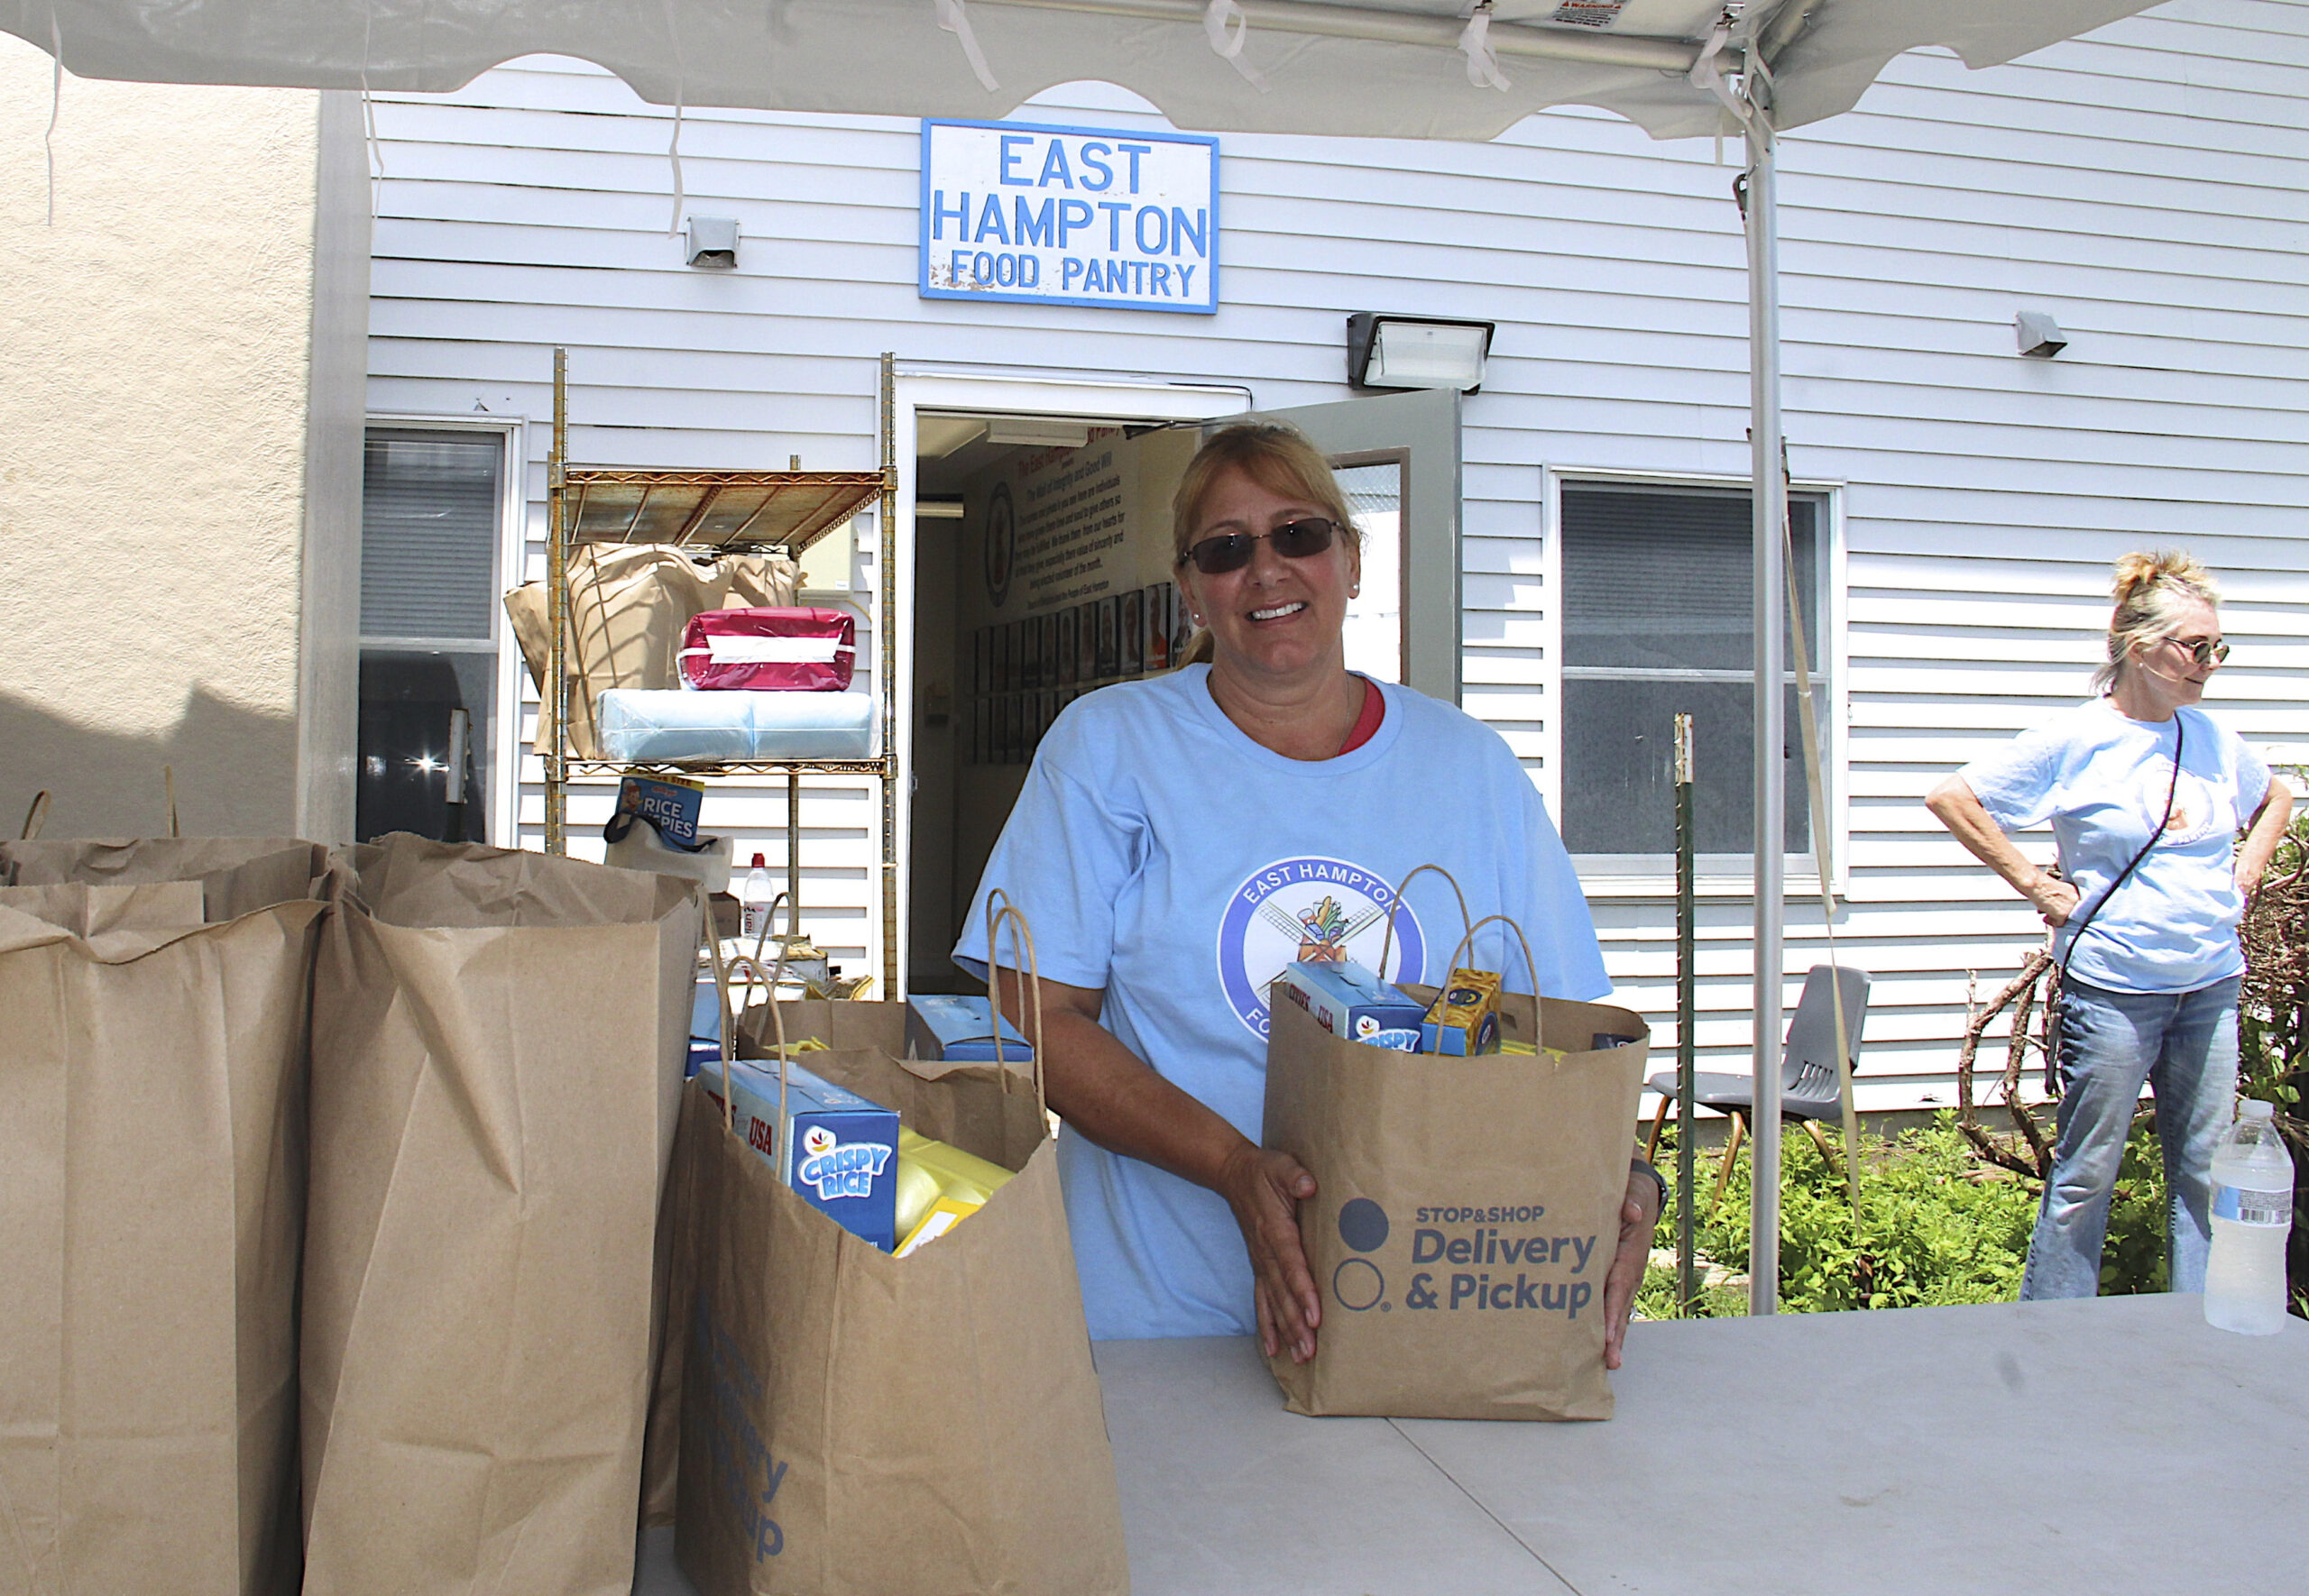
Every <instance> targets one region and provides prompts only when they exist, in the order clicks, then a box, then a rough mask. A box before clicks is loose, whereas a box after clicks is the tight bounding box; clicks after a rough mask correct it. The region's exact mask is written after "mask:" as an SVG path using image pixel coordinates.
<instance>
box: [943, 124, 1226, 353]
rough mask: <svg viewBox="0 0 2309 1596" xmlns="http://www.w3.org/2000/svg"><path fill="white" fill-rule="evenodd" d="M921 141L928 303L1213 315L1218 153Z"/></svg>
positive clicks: (1070, 135) (1074, 131) (1182, 138)
mask: <svg viewBox="0 0 2309 1596" xmlns="http://www.w3.org/2000/svg"><path fill="white" fill-rule="evenodd" d="M922 128H923V146H922V148H923V166H922V208H921V216H922V233H921V257H920V260H921V265H920V271H921V291H922V292H923V293H924V294H925V296H928V297H933V298H1004V299H1014V300H1021V301H1054V302H1060V303H1067V304H1077V305H1096V306H1108V307H1120V308H1144V309H1167V310H1182V311H1191V312H1196V313H1200V314H1209V313H1210V312H1212V311H1215V310H1216V309H1217V308H1218V292H1217V289H1218V284H1217V266H1218V262H1217V259H1216V255H1217V251H1218V244H1219V225H1218V210H1217V200H1218V152H1219V146H1218V141H1217V140H1216V139H1213V138H1210V137H1208V136H1207V135H1199V134H1175V135H1174V134H1138V135H1134V136H1123V135H1118V134H1116V133H1101V132H1099V131H1098V130H1095V129H1088V128H1067V127H1045V126H1038V125H1035V124H1025V123H991V122H965V121H950V120H945V119H938V118H932V119H925V121H924V123H923V124H922ZM1102 223H1103V225H1101V224H1102Z"/></svg>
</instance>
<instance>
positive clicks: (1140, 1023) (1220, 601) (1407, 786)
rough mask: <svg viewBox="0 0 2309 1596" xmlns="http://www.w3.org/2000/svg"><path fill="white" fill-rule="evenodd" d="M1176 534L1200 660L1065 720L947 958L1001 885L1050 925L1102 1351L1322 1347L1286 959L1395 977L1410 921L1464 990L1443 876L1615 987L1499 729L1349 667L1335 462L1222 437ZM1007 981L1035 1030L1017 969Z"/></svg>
mask: <svg viewBox="0 0 2309 1596" xmlns="http://www.w3.org/2000/svg"><path fill="white" fill-rule="evenodd" d="M1173 539H1174V543H1175V555H1176V568H1177V570H1178V573H1179V584H1180V591H1181V594H1182V598H1183V599H1184V600H1185V601H1186V602H1187V603H1188V605H1189V606H1190V609H1191V613H1192V614H1193V616H1194V618H1195V620H1196V623H1197V625H1198V626H1199V627H1200V628H1201V632H1200V637H1198V639H1197V642H1196V643H1195V644H1194V645H1191V646H1190V647H1189V649H1188V650H1187V652H1188V656H1189V659H1190V663H1189V664H1187V665H1185V666H1184V667H1183V668H1182V669H1180V670H1177V671H1173V672H1172V673H1170V674H1166V675H1163V676H1160V677H1156V678H1154V679H1152V680H1148V681H1145V682H1130V683H1119V684H1118V685H1115V686H1111V687H1105V688H1101V689H1099V691H1098V692H1097V693H1091V694H1089V695H1088V696H1086V697H1084V698H1082V699H1081V700H1079V701H1077V702H1074V703H1072V704H1071V705H1069V706H1068V708H1067V709H1066V711H1065V712H1064V713H1063V714H1062V715H1061V716H1060V717H1059V718H1058V720H1057V721H1056V722H1055V723H1054V724H1053V726H1052V728H1051V730H1050V733H1049V735H1048V736H1046V737H1045V738H1044V740H1043V743H1042V745H1041V747H1040V748H1038V749H1037V750H1036V752H1035V763H1034V767H1033V769H1032V770H1031V771H1030V772H1029V773H1028V774H1027V777H1026V786H1025V788H1024V789H1023V790H1022V791H1021V793H1019V796H1018V802H1017V806H1016V807H1015V808H1014V809H1013V810H1012V812H1011V814H1010V819H1009V821H1007V824H1006V825H1005V827H1004V829H1003V833H1002V837H1001V839H1000V840H999V841H998V843H997V844H996V845H995V848H994V852H993V855H992V857H991V858H989V861H988V864H987V867H986V873H985V876H984V881H983V884H982V885H981V886H980V891H979V896H978V901H977V903H975V904H974V905H973V907H972V909H971V914H970V918H969V919H968V920H967V921H965V922H964V925H965V930H964V931H963V934H962V939H961V942H960V944H959V945H958V946H957V947H956V948H955V949H954V957H955V959H956V960H957V961H958V962H959V963H961V965H962V966H963V967H964V968H969V969H971V970H972V971H973V972H974V973H977V974H979V975H980V976H981V977H983V976H984V975H985V974H986V973H987V971H986V966H987V959H988V953H989V950H988V949H987V947H986V944H985V940H984V939H985V933H984V931H983V925H984V919H983V914H984V903H985V901H986V896H987V894H988V892H989V890H990V889H992V888H994V887H999V888H1001V889H1002V891H1004V892H1005V893H1006V894H1007V895H1008V896H1009V898H1010V899H1011V900H1012V901H1013V902H1015V903H1017V905H1018V906H1019V907H1020V909H1021V910H1022V911H1023V912H1024V913H1025V915H1026V920H1027V922H1028V923H1030V924H1031V925H1032V926H1033V928H1034V935H1035V945H1036V951H1037V959H1038V963H1039V968H1040V972H1041V975H1042V977H1043V981H1042V990H1043V1004H1042V1019H1043V1024H1044V1037H1045V1044H1044V1052H1045V1059H1046V1063H1047V1066H1048V1081H1049V1090H1050V1101H1051V1105H1052V1106H1053V1108H1055V1109H1056V1110H1057V1111H1058V1112H1059V1114H1061V1116H1062V1117H1063V1119H1064V1120H1065V1122H1066V1124H1065V1131H1064V1133H1063V1135H1062V1136H1061V1138H1060V1142H1059V1169H1060V1172H1061V1176H1062V1179H1063V1184H1064V1187H1065V1192H1066V1210H1067V1218H1068V1222H1069V1225H1070V1227H1071V1229H1072V1234H1073V1242H1074V1254H1075V1264H1076V1268H1077V1270H1078V1272H1079V1273H1080V1275H1081V1282H1082V1302H1083V1310H1084V1316H1085V1317H1086V1319H1087V1320H1088V1322H1089V1324H1090V1334H1091V1335H1092V1337H1093V1338H1095V1339H1102V1340H1103V1339H1120V1338H1126V1337H1137V1336H1171V1335H1243V1334H1249V1333H1254V1332H1256V1334H1257V1335H1258V1336H1259V1338H1260V1340H1261V1342H1262V1344H1264V1346H1265V1350H1266V1351H1267V1352H1268V1353H1270V1354H1273V1353H1275V1352H1276V1351H1278V1350H1279V1349H1281V1348H1288V1349H1289V1350H1290V1352H1291V1353H1292V1356H1294V1357H1296V1358H1297V1359H1299V1360H1300V1361H1302V1362H1304V1361H1305V1360H1306V1359H1307V1358H1309V1357H1311V1356H1312V1355H1313V1353H1314V1348H1315V1339H1316V1335H1317V1327H1318V1324H1319V1321H1320V1316H1321V1302H1320V1298H1319V1297H1318V1295H1317V1292H1316V1289H1315V1284H1314V1281H1313V1280H1311V1278H1310V1275H1309V1272H1308V1269H1307V1264H1306V1259H1305V1256H1304V1254H1303V1252H1302V1249H1301V1246H1300V1241H1299V1227H1298V1223H1297V1217H1296V1215H1297V1209H1298V1206H1299V1204H1301V1203H1302V1202H1304V1201H1305V1200H1307V1199H1308V1198H1309V1197H1312V1196H1313V1195H1314V1191H1315V1182H1314V1178H1313V1177H1312V1176H1311V1175H1310V1174H1309V1173H1308V1171H1307V1170H1306V1169H1302V1168H1301V1167H1300V1165H1299V1163H1298V1161H1297V1160H1294V1159H1292V1157H1291V1156H1290V1155H1289V1154H1287V1153H1283V1152H1280V1151H1274V1150H1273V1149H1269V1148H1264V1147H1262V1146H1261V1145H1260V1140H1261V1138H1260V1131H1261V1120H1262V1116H1263V1113H1264V1105H1265V1103H1264V1082H1265V1069H1266V1026H1267V1013H1266V992H1267V984H1268V982H1269V981H1270V980H1272V979H1273V978H1274V976H1275V974H1276V973H1277V971H1278V970H1279V969H1280V968H1282V966H1283V964H1284V963H1287V962H1288V961H1290V960H1291V959H1301V958H1340V957H1344V958H1348V959H1355V960H1357V962H1359V963H1362V964H1363V965H1365V966H1366V968H1376V967H1377V966H1378V965H1379V963H1380V960H1381V952H1382V944H1383V941H1384V931H1385V927H1386V922H1387V920H1388V917H1389V914H1390V913H1391V911H1392V912H1393V917H1394V943H1393V949H1394V951H1393V954H1392V956H1391V958H1390V959H1389V961H1388V963H1387V965H1386V968H1385V969H1384V970H1383V971H1382V972H1381V973H1382V974H1384V975H1385V976H1387V977H1390V978H1393V979H1401V980H1407V981H1421V980H1424V981H1429V982H1440V980H1442V979H1443V977H1444V976H1445V975H1446V974H1447V973H1448V969H1447V966H1448V962H1449V959H1450V958H1451V955H1452V950H1453V942H1454V940H1455V939H1456V938H1457V937H1458V934H1459V931H1460V924H1459V919H1458V903H1457V902H1456V901H1455V899H1454V897H1453V895H1452V894H1451V891H1450V889H1449V887H1448V886H1447V885H1444V883H1443V882H1442V881H1440V879H1438V878H1437V877H1435V876H1434V875H1433V874H1432V873H1431V872H1430V873H1429V874H1428V875H1427V876H1422V877H1421V878H1420V879H1419V880H1417V881H1414V882H1411V883H1409V884H1408V885H1403V894H1402V897H1403V901H1402V903H1401V904H1400V905H1398V904H1396V903H1395V892H1396V885H1398V884H1404V883H1405V882H1406V878H1407V877H1408V876H1410V875H1411V873H1412V870H1413V869H1414V868H1415V867H1417V866H1419V865H1421V864H1424V863H1427V862H1429V861H1430V860H1432V861H1441V862H1444V863H1447V864H1448V865H1449V867H1450V868H1451V870H1452V871H1453V873H1454V874H1455V875H1456V876H1457V877H1458V882H1459V884H1460V885H1461V886H1463V887H1464V888H1465V889H1466V892H1467V903H1468V906H1469V908H1470V909H1471V911H1472V913H1473V914H1474V915H1475V916H1476V918H1478V919H1479V918H1481V917H1482V916H1485V915H1487V914H1492V913H1504V914H1507V915H1510V916H1513V918H1514V919H1515V921H1516V922H1518V923H1519V924H1521V925H1522V927H1524V928H1525V929H1526V930H1527V931H1529V932H1530V935H1531V942H1532V960H1533V963H1534V964H1535V965H1536V967H1537V968H1536V970H1535V971H1534V974H1535V976H1536V981H1537V990H1538V991H1539V992H1540V993H1541V995H1547V996H1553V997H1568V998H1577V999H1592V998H1596V997H1600V996H1602V995H1605V993H1606V992H1608V991H1609V990H1610V988H1611V982H1610V980H1609V979H1608V978H1607V977H1605V973H1604V963H1603V957H1602V954H1601V952H1600V950H1599V949H1598V948H1597V946H1596V932H1595V927H1594V924H1593V922H1591V920H1590V919H1589V917H1588V913H1587V903H1586V900H1585V899H1584V898H1583V897H1582V896H1581V894H1580V891H1579V883H1578V880H1577V879H1576V878H1575V877H1574V876H1573V875H1572V871H1571V861H1570V859H1569V858H1568V856H1567V855H1566V854H1565V852H1564V848H1563V844H1562V841H1561V840H1560V839H1559V837H1558V836H1557V834H1556V830H1555V827H1554V826H1553V824H1551V823H1550V821H1549V819H1548V816H1547V812H1546V811H1545V809H1544V808H1543V807H1542V806H1541V803H1540V800H1539V796H1538V794H1537V793H1535V792H1534V791H1533V790H1532V783H1531V779H1530V777H1529V776H1528V775H1526V774H1525V772H1524V771H1523V769H1522V766H1521V765H1519V764H1518V763H1517V761H1516V759H1515V757H1514V755H1513V753H1512V752H1511V751H1510V750H1509V749H1508V748H1507V746H1506V744H1505V743H1504V741H1502V740H1501V738H1500V737H1499V734H1498V733H1497V732H1495V731H1494V730H1492V729H1490V728H1489V727H1487V726H1485V725H1484V724H1482V723H1481V722H1480V721H1477V720H1475V719H1473V718H1472V717H1470V716H1468V715H1467V714H1464V713H1462V712H1461V711H1459V710H1458V709H1456V708H1454V707H1453V706H1451V705H1449V704H1446V703H1440V702H1436V701H1435V700H1433V699H1430V698H1428V697H1426V696H1425V695H1423V694H1421V693H1414V692H1412V691H1410V690H1409V689H1407V688H1403V687H1400V686H1397V685H1394V683H1376V682H1372V681H1370V680H1368V679H1366V678H1365V677H1363V676H1359V675H1357V674H1353V673H1351V672H1350V671H1348V668H1347V664H1346V653H1345V647H1344V644H1343V641H1342V627H1343V625H1344V623H1345V619H1346V615H1347V607H1348V600H1349V599H1350V598H1351V597H1352V596H1353V595H1354V593H1355V592H1356V586H1357V582H1358V580H1359V578H1360V576H1361V564H1362V561H1361V551H1360V548H1359V546H1358V540H1357V532H1356V529H1355V527H1354V524H1353V521H1352V519H1351V518H1350V516H1349V514H1348V509H1347V506H1346V503H1345V501H1344V498H1343V496H1342V495H1341V494H1340V492H1339V490H1338V482H1336V481H1335V480H1334V478H1333V477H1332V475H1331V472H1330V469H1329V466H1328V465H1327V464H1326V463H1324V460H1323V457H1322V455H1321V454H1320V453H1319V452H1317V451H1316V449H1315V448H1314V447H1313V445H1311V444H1309V443H1308V442H1307V440H1306V439H1305V438H1303V437H1302V436H1299V435H1298V434H1296V433H1294V432H1292V431H1290V430H1289V429H1287V428H1284V427H1274V426H1259V425H1245V426H1237V427H1229V428H1228V429H1227V430H1225V431H1224V432H1221V433H1219V435H1217V436H1215V437H1213V438H1212V439H1211V440H1210V442H1209V443H1208V444H1206V445H1204V446H1203V448H1202V450H1201V452H1200V454H1197V455H1196V456H1195V459H1194V461H1193V462H1192V463H1191V464H1190V465H1189V467H1188V469H1187V472H1186V475H1185V478H1184V479H1183V481H1182V483H1181V485H1180V489H1179V492H1178V496H1177V500H1176V503H1175V504H1174V506H1173ZM1310 943H1311V944H1312V945H1313V946H1315V947H1317V948H1319V949H1326V950H1325V951H1319V952H1309V951H1306V950H1305V949H1306V948H1307V946H1308V945H1309V944H1310ZM1006 952H1007V944H1006ZM1511 958H1512V959H1513V964H1512V965H1511V963H1510V962H1509V960H1510V959H1511ZM1468 962H1471V963H1474V964H1476V965H1478V966H1480V967H1481V968H1486V969H1498V970H1509V969H1511V968H1519V967H1520V966H1521V964H1522V953H1521V951H1520V950H1519V951H1516V952H1514V953H1513V954H1512V955H1511V954H1510V952H1509V950H1508V944H1507V943H1506V942H1505V940H1504V938H1502V937H1501V936H1500V934H1499V932H1498V931H1497V930H1496V929H1493V930H1492V931H1489V932H1487V933H1486V935H1485V936H1484V937H1483V938H1481V939H1479V940H1477V942H1476V946H1475V949H1474V950H1473V952H1472V953H1471V954H1470V955H1469V959H1468ZM1514 984H1515V985H1516V986H1518V987H1520V986H1522V979H1521V978H1520V977H1519V978H1517V979H1516V980H1515V983H1514ZM1001 985H1002V986H1003V988H1004V997H1005V1003H1006V1006H1007V1008H1009V1010H1010V1011H1011V1012H1012V1013H1013V1014H1016V1013H1017V1001H1018V1000H1017V993H1016V979H1015V977H1012V976H1011V975H1010V974H1009V973H1008V972H1007V971H1005V972H1004V974H1003V979H1002V982H1001ZM1663 1191H1664V1188H1662V1187H1661V1186H1660V1183H1659V1181H1658V1179H1657V1177H1656V1176H1653V1175H1652V1174H1651V1173H1650V1171H1649V1170H1648V1169H1643V1170H1640V1171H1632V1172H1631V1174H1630V1177H1629V1181H1628V1188H1627V1200H1626V1202H1625V1204H1624V1207H1623V1211H1622V1215H1621V1217H1622V1228H1621V1234H1620V1240H1619V1244H1618V1248H1617V1251H1616V1252H1615V1254H1614V1257H1613V1259H1612V1261H1610V1263H1609V1265H1608V1267H1607V1268H1606V1269H1605V1270H1604V1276H1605V1278H1604V1289H1603V1292H1602V1295H1603V1299H1604V1307H1605V1323H1606V1325H1607V1331H1606V1335H1607V1341H1606V1344H1605V1361H1606V1362H1607V1363H1608V1364H1611V1365H1612V1366H1614V1367H1615V1366H1616V1365H1617V1363H1618V1362H1619V1351H1620V1336H1621V1332H1622V1329H1623V1327H1624V1325H1625V1323H1626V1320H1627V1314H1628V1308H1629V1306H1630V1304H1631V1302H1632V1300H1633V1290H1634V1287H1635V1285H1636V1283H1637V1282H1638V1281H1639V1280H1641V1279H1642V1273H1643V1264H1644V1260H1645V1256H1646V1252H1647V1250H1648V1248H1649V1245H1650V1241H1651V1225H1652V1222H1653V1221H1654V1220H1655V1219H1656V1218H1657V1217H1658V1215H1659V1212H1660V1197H1661V1196H1662V1193H1663Z"/></svg>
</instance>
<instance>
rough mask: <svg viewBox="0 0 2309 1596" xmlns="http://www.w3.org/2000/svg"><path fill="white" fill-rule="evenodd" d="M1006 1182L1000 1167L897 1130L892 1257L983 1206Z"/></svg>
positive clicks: (932, 1237)
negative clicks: (896, 1239) (895, 1237)
mask: <svg viewBox="0 0 2309 1596" xmlns="http://www.w3.org/2000/svg"><path fill="white" fill-rule="evenodd" d="M1008 1179H1010V1171H1009V1170H1007V1169H1004V1168H1003V1167H1002V1166H1001V1165H1000V1164H998V1163H994V1162H991V1161H989V1160H986V1159H982V1158H980V1157H979V1156H978V1155H977V1154H976V1153H972V1152H965V1151H962V1150H961V1148H959V1147H954V1146H952V1145H950V1144H948V1143H947V1142H934V1141H932V1140H931V1139H930V1138H929V1137H927V1136H924V1135H921V1134H919V1133H915V1132H913V1131H909V1130H905V1129H903V1128H902V1129H900V1130H899V1132H898V1191H897V1199H898V1212H897V1234H898V1235H899V1237H900V1240H899V1242H898V1245H897V1256H898V1257H900V1258H904V1257H905V1256H906V1254H908V1253H909V1252H913V1251H914V1250H915V1248H916V1247H919V1246H921V1245H922V1244H923V1243H925V1242H933V1241H935V1240H937V1239H938V1238H939V1237H940V1236H942V1235H944V1234H946V1233H947V1232H948V1231H950V1230H952V1229H953V1228H954V1226H955V1225H960V1224H961V1222H962V1221H963V1220H965V1219H967V1218H969V1217H970V1216H971V1215H973V1214H975V1213H977V1212H978V1211H979V1210H980V1208H982V1207H984V1206H986V1199H987V1198H989V1197H992V1196H993V1195H994V1194H995V1193H996V1192H997V1191H998V1190H1000V1189H1001V1188H1002V1185H1003V1183H1004V1182H1005V1181H1007V1180H1008Z"/></svg>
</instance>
